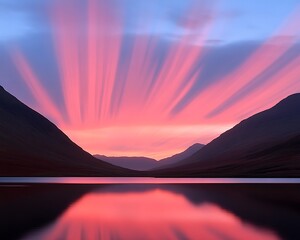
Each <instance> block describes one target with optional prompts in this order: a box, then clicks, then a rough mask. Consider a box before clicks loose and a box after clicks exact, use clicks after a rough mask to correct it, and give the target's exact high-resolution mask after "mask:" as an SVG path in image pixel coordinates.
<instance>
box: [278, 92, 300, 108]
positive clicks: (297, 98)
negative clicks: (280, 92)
mask: <svg viewBox="0 0 300 240" xmlns="http://www.w3.org/2000/svg"><path fill="white" fill-rule="evenodd" d="M294 104H296V105H299V104H300V93H295V94H292V95H289V96H288V97H286V98H284V99H283V100H281V101H280V102H279V103H278V104H276V106H282V105H294Z"/></svg>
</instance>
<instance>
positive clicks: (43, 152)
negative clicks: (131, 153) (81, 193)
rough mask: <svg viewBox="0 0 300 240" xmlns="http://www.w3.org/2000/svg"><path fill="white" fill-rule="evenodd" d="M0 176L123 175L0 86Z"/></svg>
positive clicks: (116, 168)
mask: <svg viewBox="0 0 300 240" xmlns="http://www.w3.org/2000/svg"><path fill="white" fill-rule="evenodd" d="M0 166H1V167H0V176H124V175H130V174H131V171H129V170H128V171H127V170H125V169H123V168H120V167H116V166H113V165H111V164H108V163H106V162H103V161H101V160H98V159H95V158H94V157H93V156H92V155H90V154H89V153H87V152H85V151H84V150H83V149H81V148H80V147H79V146H77V145H76V144H75V143H74V142H72V141H71V140H70V139H69V138H68V137H67V136H66V135H65V134H64V133H63V132H62V131H61V130H59V129H58V128H57V127H56V126H55V125H54V124H53V123H51V122H50V121H49V120H47V119H46V118H45V117H43V116H42V115H40V114H39V113H37V112H35V111H34V110H32V109H31V108H29V107H27V106H26V105H24V104H23V103H22V102H20V101H19V100H18V99H17V98H15V97H14V96H12V95H11V94H9V93H8V92H6V91H5V90H4V88H3V87H1V86H0Z"/></svg>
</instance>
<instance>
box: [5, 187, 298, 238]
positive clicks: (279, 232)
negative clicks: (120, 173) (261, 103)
mask: <svg viewBox="0 0 300 240" xmlns="http://www.w3.org/2000/svg"><path fill="white" fill-rule="evenodd" d="M283 187H284V188H283ZM20 188H21V189H20ZM298 190H299V187H298V185H289V184H288V185H287V184H285V185H280V184H272V185H268V184H264V185H255V184H249V185H247V184H241V185H230V184H225V185H224V184H222V185H218V184H213V185H211V184H184V185H183V184H180V185H176V184H172V185H149V184H148V185H143V184H139V185H137V184H131V185H45V184H43V185H30V186H27V187H21V186H20V187H19V188H16V187H15V188H9V189H8V187H5V188H4V187H2V188H0V191H1V192H2V193H3V191H6V193H8V192H10V194H7V195H6V196H10V197H11V198H10V200H13V201H9V202H10V204H8V202H6V207H8V208H10V212H6V213H5V214H7V215H9V214H13V213H14V212H15V213H14V214H16V212H18V213H19V215H23V214H26V212H24V209H26V208H27V213H30V214H27V216H26V218H27V219H24V221H23V222H18V221H19V219H18V220H17V218H19V217H18V215H14V217H15V223H16V225H15V226H13V227H14V229H15V230H18V227H20V225H21V226H22V225H24V224H25V225H26V222H28V221H29V222H30V219H31V224H29V225H28V224H27V227H26V229H22V231H20V233H21V234H20V236H19V237H20V238H21V239H24V240H31V239H48V240H52V239H53V240H54V239H55V240H56V239H68V240H77V239H78V240H79V239H85V240H89V239H251V240H252V239H281V238H283V239H297V235H298V234H297V232H298V229H299V219H300V218H299V216H300V215H299V211H298V210H299V202H300V201H299V200H300V199H299V191H298ZM20 191H21V192H22V191H23V193H22V194H21V193H20ZM13 192H14V193H13ZM17 199H18V200H17ZM4 202H5V201H4ZM4 202H3V201H2V202H1V201H0V210H3V209H1V207H2V206H4V205H5V204H4ZM26 202H27V203H26ZM17 203H18V204H17ZM16 206H17V208H16ZM57 209H60V210H59V211H56V210H57ZM22 211H23V212H22ZM30 211H31V212H30ZM54 212H55V217H54V218H53V216H52V218H51V219H48V221H45V222H43V224H40V225H39V224H36V223H37V222H38V220H39V219H43V218H47V216H50V215H51V214H53V213H54ZM10 217H11V222H10V223H9V224H10V225H13V221H14V219H13V218H12V216H10ZM2 218H3V216H2ZM6 219H8V218H6ZM39 223H41V222H39ZM6 224H7V223H6ZM1 225H2V224H1ZM30 225H31V226H30ZM16 226H17V227H16ZM7 236H8V238H7V239H9V234H8V235H7ZM12 236H13V235H10V237H11V239H13V238H12ZM14 237H16V236H14Z"/></svg>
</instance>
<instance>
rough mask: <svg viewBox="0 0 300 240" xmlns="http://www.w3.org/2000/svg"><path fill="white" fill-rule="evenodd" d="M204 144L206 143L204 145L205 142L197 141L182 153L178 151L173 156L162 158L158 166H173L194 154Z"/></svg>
mask: <svg viewBox="0 0 300 240" xmlns="http://www.w3.org/2000/svg"><path fill="white" fill-rule="evenodd" d="M204 146H205V145H203V144H200V143H195V144H193V145H192V146H190V147H189V148H187V149H186V150H184V151H183V152H181V153H177V154H175V155H173V156H171V157H167V158H163V159H161V160H160V161H159V162H158V164H157V166H158V167H157V168H162V167H166V166H171V165H173V164H176V163H178V162H180V161H182V160H184V159H186V158H188V157H190V156H192V155H193V154H194V153H196V152H197V151H199V150H200V149H201V148H203V147H204Z"/></svg>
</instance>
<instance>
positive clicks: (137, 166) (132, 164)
mask: <svg viewBox="0 0 300 240" xmlns="http://www.w3.org/2000/svg"><path fill="white" fill-rule="evenodd" d="M203 146H204V145H203V144H200V143H195V144H193V145H192V146H190V147H189V148H188V149H186V150H185V151H183V152H181V153H178V154H175V155H173V156H171V157H167V158H163V159H161V160H159V161H157V160H155V159H153V158H147V157H126V156H124V157H107V156H104V155H94V157H96V158H99V159H101V160H103V161H105V162H108V163H111V164H113V165H116V166H120V167H124V168H129V169H132V170H139V171H146V170H150V169H159V168H161V167H163V166H169V165H171V164H175V163H177V162H179V161H181V160H183V159H185V158H187V157H190V156H192V155H193V154H194V153H195V152H197V151H198V150H200V149H201V148H202V147H203Z"/></svg>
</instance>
